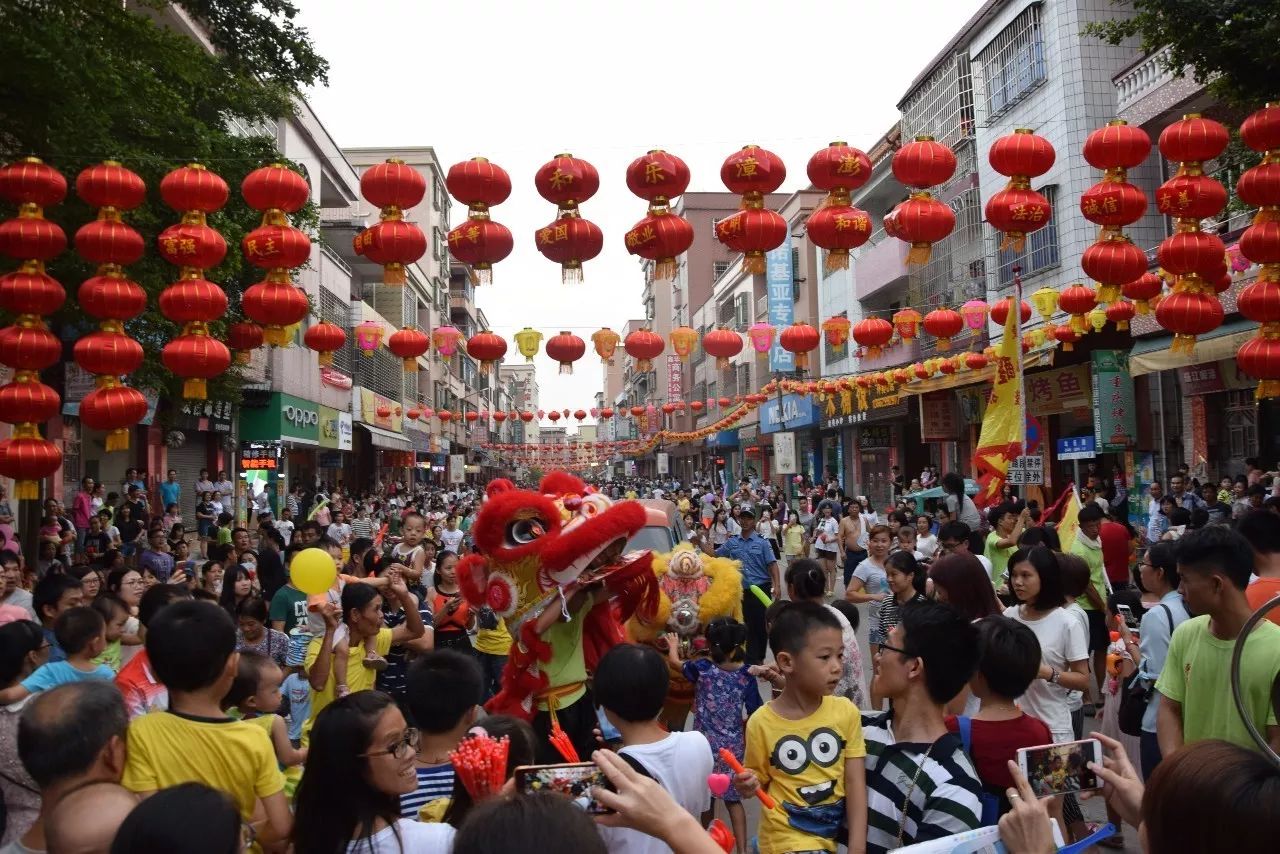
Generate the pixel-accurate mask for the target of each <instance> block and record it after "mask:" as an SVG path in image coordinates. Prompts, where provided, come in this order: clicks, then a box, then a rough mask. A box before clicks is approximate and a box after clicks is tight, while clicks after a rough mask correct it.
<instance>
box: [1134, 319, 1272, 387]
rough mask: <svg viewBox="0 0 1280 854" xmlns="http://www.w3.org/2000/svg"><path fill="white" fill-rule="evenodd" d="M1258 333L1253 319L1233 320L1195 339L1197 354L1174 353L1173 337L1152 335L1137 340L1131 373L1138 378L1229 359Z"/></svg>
mask: <svg viewBox="0 0 1280 854" xmlns="http://www.w3.org/2000/svg"><path fill="white" fill-rule="evenodd" d="M1257 333H1258V324H1257V323H1255V322H1254V321H1252V320H1244V319H1239V320H1232V321H1229V322H1227V323H1224V324H1222V325H1221V326H1219V327H1218V328H1217V329H1215V330H1213V331H1212V332H1206V333H1205V334H1204V335H1197V336H1196V349H1195V352H1194V353H1173V352H1170V350H1169V345H1170V344H1172V343H1173V336H1172V335H1153V336H1151V337H1150V338H1143V339H1141V340H1139V341H1135V342H1134V344H1133V351H1132V352H1131V353H1130V354H1129V373H1131V374H1133V375H1134V376H1135V377H1138V376H1142V375H1143V374H1150V373H1154V372H1156V371H1168V370H1172V369H1174V368H1181V367H1184V366H1186V365H1199V364H1202V363H1204V362H1216V361H1218V360H1219V359H1230V358H1233V357H1234V356H1235V354H1236V351H1237V350H1239V349H1240V348H1241V347H1243V346H1244V344H1245V342H1247V341H1248V340H1249V339H1250V338H1252V337H1254V336H1255V335H1256V334H1257Z"/></svg>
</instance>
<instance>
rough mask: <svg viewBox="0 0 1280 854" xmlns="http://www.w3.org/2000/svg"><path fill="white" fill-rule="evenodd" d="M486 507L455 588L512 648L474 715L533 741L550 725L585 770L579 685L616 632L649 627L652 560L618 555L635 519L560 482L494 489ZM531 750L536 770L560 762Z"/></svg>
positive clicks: (586, 726) (584, 710)
mask: <svg viewBox="0 0 1280 854" xmlns="http://www.w3.org/2000/svg"><path fill="white" fill-rule="evenodd" d="M486 496H487V497H486V500H485V502H484V505H483V506H482V507H481V509H480V512H479V514H478V515H477V516H476V521H475V524H474V525H473V526H472V528H471V533H472V536H473V537H474V540H475V545H476V551H477V554H471V555H468V556H467V557H465V558H463V559H462V561H461V562H460V563H459V564H458V582H459V585H460V586H461V588H462V594H463V596H465V597H466V599H467V601H468V602H470V603H471V604H472V605H474V606H477V607H479V606H485V605H487V606H488V607H490V608H492V609H493V611H494V612H495V613H497V614H498V615H499V616H501V617H503V618H504V619H505V620H506V623H507V629H508V631H509V632H510V633H511V636H512V639H513V643H512V645H511V652H510V654H509V656H508V658H507V665H506V669H505V670H504V671H503V674H502V690H501V691H500V692H499V693H498V695H497V696H495V697H494V698H492V699H491V700H490V701H489V702H488V703H487V704H486V706H485V708H486V709H487V710H488V711H489V712H491V713H495V714H508V715H515V716H517V717H520V718H523V719H525V720H529V721H531V722H532V723H533V726H534V730H535V731H537V732H538V733H539V734H540V735H542V736H546V735H547V734H548V733H549V731H550V729H551V725H552V722H553V721H558V722H559V724H560V726H561V727H562V728H563V729H564V731H565V732H566V733H567V734H568V735H569V738H570V739H571V740H572V741H573V743H574V746H575V747H576V748H577V750H578V753H579V755H580V756H581V757H583V758H584V759H585V758H587V757H589V756H590V755H591V751H592V750H593V749H594V748H595V739H594V736H593V734H592V730H593V729H594V728H595V725H596V717H595V707H594V705H593V703H592V701H591V696H590V693H589V692H588V690H587V678H588V674H589V673H591V672H592V671H593V670H594V669H595V665H596V662H598V661H599V659H600V657H601V656H603V655H604V653H605V652H607V651H608V650H609V649H610V648H612V647H613V646H614V645H616V644H618V643H620V642H621V641H623V640H624V638H625V633H624V631H623V624H624V623H625V622H626V621H627V620H629V619H630V618H631V617H632V616H634V615H636V614H642V615H649V618H650V619H652V615H653V613H654V612H655V610H656V608H657V605H658V584H657V579H656V578H655V576H654V574H653V569H652V554H651V553H650V552H648V551H643V552H636V553H632V554H628V555H625V556H624V555H623V554H622V551H623V548H624V547H625V546H626V543H627V541H628V540H629V539H630V538H631V537H632V536H633V535H635V534H636V533H637V532H638V531H640V529H641V528H643V527H644V524H645V513H644V509H643V508H642V507H641V506H640V505H639V504H637V503H635V502H633V501H621V502H618V503H616V504H615V503H614V502H613V501H611V500H610V499H609V498H608V497H607V496H605V495H602V494H600V493H598V492H594V491H593V490H592V489H591V488H589V487H587V486H586V485H585V484H584V483H583V482H582V481H581V480H579V479H578V478H576V477H573V476H572V475H570V474H566V473H564V472H552V473H551V474H548V475H547V476H546V477H544V478H543V479H542V483H541V484H539V487H538V491H537V492H533V491H531V490H523V489H517V488H516V487H515V485H514V484H512V483H511V481H509V480H505V479H497V480H494V481H492V482H491V483H490V484H489V486H488V488H487V490H486ZM539 742H540V743H539V751H540V755H539V761H540V762H556V761H563V760H562V759H560V757H558V756H557V755H556V754H555V753H554V752H552V750H551V747H550V744H549V742H548V741H547V739H546V738H545V737H544V738H541V739H540V740H539Z"/></svg>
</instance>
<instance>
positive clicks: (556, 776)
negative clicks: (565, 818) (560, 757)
mask: <svg viewBox="0 0 1280 854" xmlns="http://www.w3.org/2000/svg"><path fill="white" fill-rule="evenodd" d="M515 779H516V790H517V791H520V792H524V793H525V794H532V793H534V792H556V793H558V794H561V795H564V796H565V797H567V798H569V799H570V800H572V801H573V802H574V803H575V804H577V805H578V806H580V807H582V809H584V810H585V811H586V812H588V813H589V814H591V815H605V814H607V813H609V812H612V810H610V809H607V808H606V807H603V806H601V805H600V803H599V802H598V801H596V799H595V798H594V797H592V795H591V791H592V789H594V788H595V787H597V786H599V787H601V788H604V789H608V790H609V791H613V784H612V783H610V782H609V778H608V777H606V776H605V775H604V771H602V770H600V766H599V765H596V764H595V763H594V762H572V763H567V764H564V765H522V766H520V767H519V768H517V769H516V775H515Z"/></svg>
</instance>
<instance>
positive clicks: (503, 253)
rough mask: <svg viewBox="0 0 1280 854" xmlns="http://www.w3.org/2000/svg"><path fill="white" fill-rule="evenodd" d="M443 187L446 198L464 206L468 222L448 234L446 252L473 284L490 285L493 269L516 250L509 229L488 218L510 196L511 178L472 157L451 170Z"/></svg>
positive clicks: (502, 171) (479, 159)
mask: <svg viewBox="0 0 1280 854" xmlns="http://www.w3.org/2000/svg"><path fill="white" fill-rule="evenodd" d="M444 183H445V187H446V188H447V189H448V191H449V195H451V196H453V197H454V198H455V199H457V200H458V201H460V202H462V203H463V204H464V205H466V206H467V221H466V222H464V223H462V224H461V225H459V226H458V227H456V228H454V229H453V230H452V231H450V232H449V237H448V240H449V251H450V252H451V253H453V257H455V258H457V259H458V260H459V261H461V262H463V263H464V264H468V265H470V267H471V271H472V272H471V278H472V281H473V282H475V283H476V284H477V285H484V284H489V283H490V282H492V281H493V265H494V264H497V263H498V262H499V261H501V260H502V259H504V258H506V257H507V256H508V255H510V254H511V250H512V248H513V247H514V246H515V243H514V241H513V240H512V237H511V229H509V228H507V227H506V226H505V225H503V224H502V223H500V222H496V221H494V219H493V217H492V216H491V215H490V209H491V208H492V207H494V206H495V205H500V204H502V203H503V202H505V201H506V200H507V198H508V197H509V196H510V195H511V176H510V175H508V174H507V171H506V170H505V169H503V168H502V167H501V166H499V165H498V164H496V163H491V162H490V161H489V160H487V159H486V158H484V157H473V158H471V159H470V160H464V161H462V162H461V163H455V164H453V165H452V166H450V167H449V173H448V174H447V175H446V176H445V179H444Z"/></svg>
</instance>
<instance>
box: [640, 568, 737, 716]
mask: <svg viewBox="0 0 1280 854" xmlns="http://www.w3.org/2000/svg"><path fill="white" fill-rule="evenodd" d="M653 572H654V575H656V576H657V579H658V608H657V611H656V612H654V614H653V615H652V616H649V615H648V614H643V613H637V614H636V615H635V616H634V617H632V618H631V621H630V622H629V623H628V624H627V633H628V634H629V635H630V636H631V638H632V640H635V641H637V642H639V643H647V644H651V645H653V646H655V647H658V648H659V649H660V651H662V652H665V651H666V641H665V640H663V634H664V633H666V632H674V633H676V634H677V635H679V636H680V646H681V647H682V650H681V651H682V657H683V658H690V657H692V656H693V655H694V654H696V653H698V652H699V651H700V650H702V649H703V648H704V647H705V638H704V635H705V633H706V630H707V624H708V623H710V622H711V621H712V620H714V619H715V618H716V617H733V618H734V619H736V620H738V621H741V620H742V574H741V573H740V572H739V571H738V561H736V560H730V559H729V558H723V557H712V556H710V555H707V554H704V553H703V552H701V551H698V550H697V549H695V548H694V547H693V546H691V545H690V544H688V543H682V544H680V545H678V546H676V547H675V549H673V550H672V551H671V552H670V553H669V554H665V555H654V558H653ZM664 658H665V656H664ZM667 667H668V669H669V670H670V673H671V687H670V688H669V689H668V691H667V704H666V707H665V709H664V710H663V713H664V715H665V718H666V720H667V721H668V722H671V723H673V724H677V725H680V726H683V724H684V719H685V717H686V716H687V715H688V714H689V709H690V707H691V706H692V705H693V683H692V682H690V681H689V680H688V679H685V678H684V674H683V673H682V672H681V669H680V668H679V667H677V666H676V665H674V664H672V663H671V662H670V661H669V660H668V661H667Z"/></svg>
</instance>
